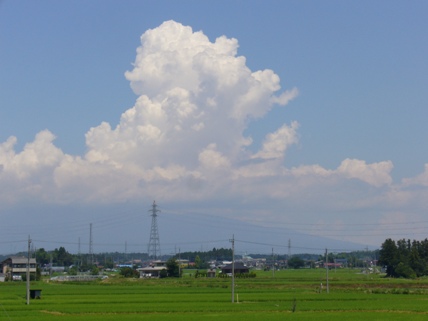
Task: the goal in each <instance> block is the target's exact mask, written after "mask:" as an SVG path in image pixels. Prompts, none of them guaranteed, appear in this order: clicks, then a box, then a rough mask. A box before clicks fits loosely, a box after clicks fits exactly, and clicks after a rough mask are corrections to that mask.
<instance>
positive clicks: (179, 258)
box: [178, 248, 181, 278]
mask: <svg viewBox="0 0 428 321" xmlns="http://www.w3.org/2000/svg"><path fill="white" fill-rule="evenodd" d="M180 256H181V252H180V248H178V277H179V278H181V257H180Z"/></svg>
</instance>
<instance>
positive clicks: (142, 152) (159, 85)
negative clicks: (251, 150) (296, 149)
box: [86, 21, 297, 171]
mask: <svg viewBox="0 0 428 321" xmlns="http://www.w3.org/2000/svg"><path fill="white" fill-rule="evenodd" d="M237 50H238V42H237V40H236V39H228V38H226V37H224V36H223V37H220V38H217V39H216V40H215V42H211V41H210V40H209V39H208V38H207V37H206V36H205V35H204V34H203V33H202V32H193V31H192V29H191V28H190V27H185V26H183V25H181V24H179V23H177V22H174V21H167V22H165V23H163V24H162V25H161V26H159V27H158V28H155V29H153V30H149V31H147V32H145V33H144V34H143V35H142V36H141V47H139V48H138V49H137V57H136V60H135V63H134V68H133V69H132V70H131V71H128V72H126V73H125V76H126V78H127V79H128V80H129V81H130V82H131V87H132V89H133V90H134V92H135V93H136V94H138V95H140V96H139V97H138V99H137V102H136V104H135V106H134V107H132V108H130V109H129V110H127V111H126V112H125V113H123V115H122V117H121V119H120V123H119V125H118V126H117V127H116V128H114V129H112V128H110V126H109V125H108V124H102V125H100V126H98V127H96V128H92V129H91V130H90V131H89V132H88V133H87V134H86V141H87V145H88V147H89V152H88V154H87V155H86V158H87V159H88V160H90V161H103V162H111V163H118V164H120V163H128V162H130V163H134V164H135V163H138V164H139V166H140V167H142V168H144V169H150V168H153V167H155V166H157V167H162V168H165V167H168V166H171V165H172V164H174V165H178V166H181V167H184V168H186V169H188V170H192V171H193V170H197V169H198V167H200V166H201V165H203V166H207V162H209V161H210V160H209V159H207V157H205V156H206V155H207V152H208V151H209V150H211V151H213V150H215V152H216V153H217V154H218V155H221V158H222V159H223V161H222V163H225V164H226V163H227V164H229V165H233V164H235V163H236V162H237V161H239V160H242V158H247V157H248V155H247V154H248V150H247V147H248V146H249V145H250V144H251V143H252V139H251V137H246V136H244V134H243V133H244V130H245V129H246V128H247V126H248V124H249V122H250V121H252V120H255V119H257V118H259V117H262V116H263V115H265V114H266V113H267V112H268V111H269V110H270V109H271V108H272V106H273V105H274V104H283V105H284V104H286V103H287V102H288V101H289V100H290V99H292V98H294V97H295V96H296V94H297V90H296V89H293V90H291V91H288V92H287V91H286V92H284V93H282V94H279V95H276V93H277V92H278V91H279V90H280V85H279V82H280V79H279V77H278V76H277V75H276V74H275V73H274V72H273V71H271V70H263V71H256V72H251V70H250V69H249V68H248V67H247V66H246V65H245V58H244V57H241V56H237ZM296 127H297V123H295V124H293V127H290V128H289V127H287V126H284V127H282V128H281V134H278V133H277V134H276V138H275V144H278V145H281V146H278V147H277V148H275V151H272V150H270V151H268V150H266V148H271V149H272V143H271V145H270V147H266V146H265V150H264V151H261V152H260V153H259V155H260V157H261V158H264V157H268V156H269V157H270V156H274V157H278V156H281V155H282V154H283V153H284V151H285V147H286V146H287V144H288V143H290V142H295V140H296V139H295V137H290V135H291V136H294V134H295V129H296ZM286 132H287V133H286ZM202 159H203V162H201V160H202ZM212 162H213V164H211V165H212V166H214V167H216V166H218V157H213V158H212Z"/></svg>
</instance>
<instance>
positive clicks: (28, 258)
mask: <svg viewBox="0 0 428 321" xmlns="http://www.w3.org/2000/svg"><path fill="white" fill-rule="evenodd" d="M30 244H31V239H30V235H28V254H27V305H29V304H30Z"/></svg>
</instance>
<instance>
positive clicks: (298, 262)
mask: <svg viewBox="0 0 428 321" xmlns="http://www.w3.org/2000/svg"><path fill="white" fill-rule="evenodd" d="M288 266H289V267H291V268H292V269H300V268H302V267H304V266H305V261H304V260H303V259H301V258H300V257H298V256H296V255H295V256H292V257H291V258H290V259H289V260H288Z"/></svg>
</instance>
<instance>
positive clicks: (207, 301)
mask: <svg viewBox="0 0 428 321" xmlns="http://www.w3.org/2000/svg"><path fill="white" fill-rule="evenodd" d="M256 273H257V277H256V278H253V279H239V278H236V279H235V302H234V303H232V302H231V300H232V295H231V279H230V278H229V279H222V278H213V279H210V278H198V279H195V278H194V277H191V276H190V275H189V274H188V273H187V274H185V275H184V276H183V278H180V279H123V278H120V277H119V276H117V275H112V276H111V277H109V278H108V279H105V280H100V281H94V282H86V283H78V282H73V283H72V282H52V281H50V282H48V281H47V280H45V281H39V282H32V283H31V288H32V289H41V290H42V298H41V299H32V300H30V304H29V305H27V304H26V296H25V293H26V284H25V282H5V283H1V284H0V305H1V306H0V320H20V321H21V320H23V321H25V320H31V321H37V320H43V321H49V320H66V321H72V320H73V321H74V320H217V319H223V320H284V319H290V320H313V319H316V320H362V319H365V320H428V279H418V280H404V279H388V278H384V277H382V276H381V275H369V276H368V275H365V274H361V273H359V271H358V270H348V269H340V270H337V271H334V270H333V271H330V272H329V290H330V291H329V293H327V292H326V271H325V270H324V269H312V270H283V271H277V272H275V275H273V274H272V272H262V271H258V272H256ZM321 283H322V284H323V286H322V288H321Z"/></svg>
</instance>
